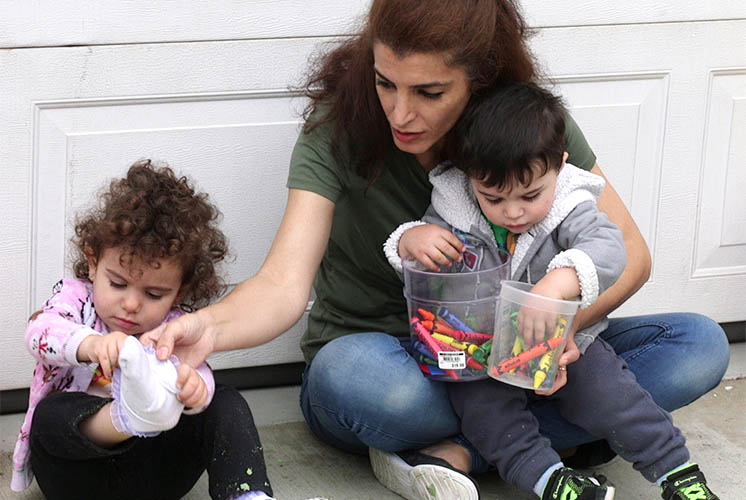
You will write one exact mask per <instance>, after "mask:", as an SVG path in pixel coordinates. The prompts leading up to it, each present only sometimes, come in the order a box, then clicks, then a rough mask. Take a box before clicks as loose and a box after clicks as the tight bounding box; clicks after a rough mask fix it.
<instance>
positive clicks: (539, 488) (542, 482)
mask: <svg viewBox="0 0 746 500" xmlns="http://www.w3.org/2000/svg"><path fill="white" fill-rule="evenodd" d="M562 467H564V464H563V463H562V462H557V463H556V464H554V465H552V466H550V467H549V468H548V469H547V470H545V471H544V474H542V475H541V477H540V478H539V480H538V481H536V484H535V485H534V493H536V496H538V497H539V498H541V495H542V494H543V493H544V488H545V487H546V485H547V483H548V482H549V477H550V476H551V475H552V472H554V471H556V470H557V469H561V468H562Z"/></svg>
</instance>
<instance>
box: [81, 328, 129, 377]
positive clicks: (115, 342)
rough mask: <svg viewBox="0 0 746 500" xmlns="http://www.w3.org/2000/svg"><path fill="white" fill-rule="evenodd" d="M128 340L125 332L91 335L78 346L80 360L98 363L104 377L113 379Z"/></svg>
mask: <svg viewBox="0 0 746 500" xmlns="http://www.w3.org/2000/svg"><path fill="white" fill-rule="evenodd" d="M126 338H127V334H126V333H123V332H111V333H109V334H107V335H89V336H88V337H86V338H85V339H83V342H81V343H80V346H78V360H80V361H90V362H93V363H98V365H99V367H100V368H101V373H103V375H104V377H106V378H108V379H111V374H112V372H113V371H114V368H116V367H118V366H119V351H120V350H121V349H122V346H123V345H124V341H125V339H126Z"/></svg>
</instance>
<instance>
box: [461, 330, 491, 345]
mask: <svg viewBox="0 0 746 500" xmlns="http://www.w3.org/2000/svg"><path fill="white" fill-rule="evenodd" d="M458 335H459V336H460V337H461V338H460V339H458V340H460V341H462V342H471V343H472V344H484V343H485V342H487V341H488V340H490V339H491V338H492V335H489V334H487V333H478V332H461V331H459V332H458Z"/></svg>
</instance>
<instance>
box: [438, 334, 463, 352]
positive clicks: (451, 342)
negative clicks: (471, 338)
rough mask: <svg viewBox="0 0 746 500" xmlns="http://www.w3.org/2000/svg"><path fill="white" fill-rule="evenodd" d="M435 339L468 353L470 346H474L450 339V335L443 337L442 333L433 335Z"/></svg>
mask: <svg viewBox="0 0 746 500" xmlns="http://www.w3.org/2000/svg"><path fill="white" fill-rule="evenodd" d="M433 338H434V339H437V340H439V341H441V342H445V343H446V344H448V345H449V346H451V347H455V348H456V349H458V350H459V351H466V350H467V349H469V346H470V345H472V344H470V343H469V342H459V341H458V340H456V339H454V338H453V337H449V336H448V335H443V334H442V333H433Z"/></svg>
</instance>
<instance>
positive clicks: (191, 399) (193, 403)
mask: <svg viewBox="0 0 746 500" xmlns="http://www.w3.org/2000/svg"><path fill="white" fill-rule="evenodd" d="M176 372H177V373H178V375H179V381H182V380H183V383H182V384H181V392H179V394H178V395H177V397H178V398H179V401H181V402H182V403H184V406H186V407H187V408H202V407H203V406H204V404H205V403H206V402H207V385H206V384H205V381H204V380H202V377H200V376H199V373H197V370H195V369H194V368H192V367H191V366H189V365H187V364H185V363H181V364H180V365H179V366H178V368H176Z"/></svg>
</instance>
